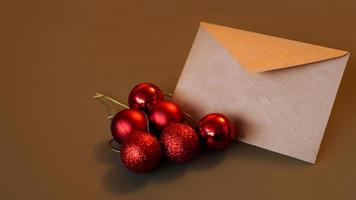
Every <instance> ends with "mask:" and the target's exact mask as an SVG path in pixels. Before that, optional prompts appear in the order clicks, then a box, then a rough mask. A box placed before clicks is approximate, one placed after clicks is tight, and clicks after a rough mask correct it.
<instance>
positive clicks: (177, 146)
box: [160, 123, 200, 163]
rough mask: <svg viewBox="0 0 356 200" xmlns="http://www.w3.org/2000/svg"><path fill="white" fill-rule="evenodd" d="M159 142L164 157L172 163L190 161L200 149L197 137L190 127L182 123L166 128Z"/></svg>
mask: <svg viewBox="0 0 356 200" xmlns="http://www.w3.org/2000/svg"><path fill="white" fill-rule="evenodd" d="M160 142H161V143H162V147H163V150H164V154H165V157H166V158H167V160H168V161H170V162H172V163H184V162H188V161H190V160H191V159H192V158H193V157H194V156H195V155H196V153H197V152H198V150H199V148H200V144H199V137H198V135H197V134H196V133H195V131H194V130H193V129H192V128H191V127H190V126H188V125H187V124H182V123H174V124H171V125H169V126H167V127H166V128H165V129H164V130H163V132H162V134H161V136H160Z"/></svg>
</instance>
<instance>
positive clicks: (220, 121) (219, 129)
mask: <svg viewBox="0 0 356 200" xmlns="http://www.w3.org/2000/svg"><path fill="white" fill-rule="evenodd" d="M197 131H198V134H199V135H200V137H201V138H203V140H204V143H205V145H206V147H207V148H208V149H211V150H223V149H226V148H227V147H228V146H229V144H230V143H231V141H232V139H233V138H234V134H235V133H234V128H233V126H232V124H231V123H230V121H229V119H228V118H227V117H226V116H224V115H222V114H219V113H212V114H208V115H206V116H205V117H203V118H202V119H201V120H200V121H199V122H198V128H197Z"/></svg>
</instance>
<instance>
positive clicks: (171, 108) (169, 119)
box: [148, 101, 184, 131]
mask: <svg viewBox="0 0 356 200" xmlns="http://www.w3.org/2000/svg"><path fill="white" fill-rule="evenodd" d="M148 118H149V120H150V122H151V125H152V126H153V128H154V129H155V130H157V131H162V130H163V129H164V128H165V127H167V126H168V125H169V124H171V123H179V122H183V120H184V117H183V112H182V111H181V109H180V108H179V106H178V105H177V104H176V103H174V102H172V101H160V102H158V103H156V104H154V105H153V106H152V109H150V110H149V113H148Z"/></svg>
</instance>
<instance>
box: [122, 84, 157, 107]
mask: <svg viewBox="0 0 356 200" xmlns="http://www.w3.org/2000/svg"><path fill="white" fill-rule="evenodd" d="M163 99H164V95H163V93H162V91H161V90H160V89H159V88H158V87H157V86H155V85H154V84H152V83H140V84H138V85H136V86H135V87H134V88H133V89H132V90H131V92H130V94H129V106H130V108H137V109H140V110H143V111H148V110H149V109H150V108H151V107H152V106H153V105H154V104H155V103H157V102H159V101H163Z"/></svg>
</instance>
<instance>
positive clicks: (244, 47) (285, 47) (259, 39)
mask: <svg viewBox="0 0 356 200" xmlns="http://www.w3.org/2000/svg"><path fill="white" fill-rule="evenodd" d="M200 25H201V26H202V27H203V28H204V29H205V30H206V31H207V32H209V33H210V34H211V35H212V36H213V37H214V38H215V39H216V40H217V41H218V42H219V43H220V44H221V45H222V46H223V47H224V48H226V49H227V50H228V51H229V52H230V53H231V55H232V56H233V57H234V58H235V59H236V60H238V62H239V63H240V64H241V65H242V66H243V67H244V68H245V69H246V70H247V71H248V72H252V73H257V72H264V71H269V70H275V69H282V68H287V67H293V66H298V65H303V64H308V63H313V62H318V61H323V60H327V59H332V58H336V57H340V56H344V55H346V54H348V52H346V51H341V50H337V49H332V48H327V47H322V46H317V45H312V44H307V43H303V42H297V41H293V40H288V39H283V38H278V37H274V36H269V35H264V34H259V33H254V32H249V31H243V30H239V29H234V28H229V27H225V26H220V25H215V24H210V23H205V22H202V23H201V24H200Z"/></svg>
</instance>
